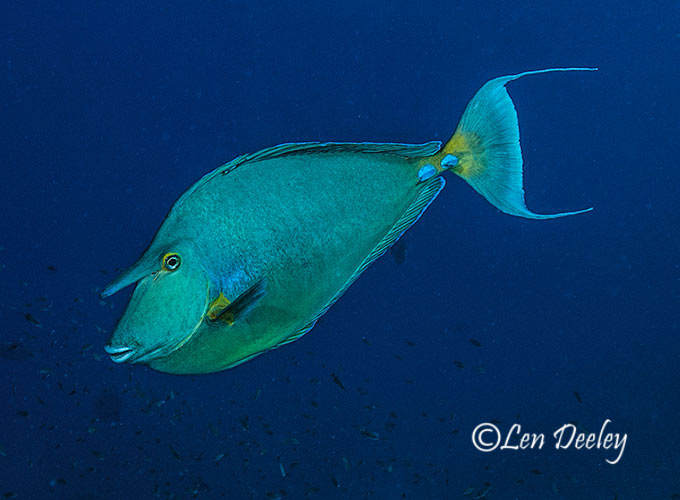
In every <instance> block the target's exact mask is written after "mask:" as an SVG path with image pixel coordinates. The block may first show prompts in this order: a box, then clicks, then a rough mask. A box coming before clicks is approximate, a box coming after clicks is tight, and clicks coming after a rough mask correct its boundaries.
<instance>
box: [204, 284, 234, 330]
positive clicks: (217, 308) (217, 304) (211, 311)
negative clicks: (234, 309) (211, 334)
mask: <svg viewBox="0 0 680 500" xmlns="http://www.w3.org/2000/svg"><path fill="white" fill-rule="evenodd" d="M229 304H231V301H230V300H229V299H228V298H226V297H225V296H224V294H223V293H222V292H220V295H219V296H218V297H217V298H216V299H215V300H213V301H212V303H211V304H210V307H208V312H207V313H206V316H207V317H208V318H210V319H211V320H213V321H215V320H216V319H217V318H218V316H219V315H220V314H221V313H222V311H224V309H225V308H226V307H227V306H228V305H229ZM219 319H220V320H221V321H224V322H225V323H228V324H229V326H231V325H233V324H234V315H233V314H225V315H223V316H221V317H220V318H219Z"/></svg>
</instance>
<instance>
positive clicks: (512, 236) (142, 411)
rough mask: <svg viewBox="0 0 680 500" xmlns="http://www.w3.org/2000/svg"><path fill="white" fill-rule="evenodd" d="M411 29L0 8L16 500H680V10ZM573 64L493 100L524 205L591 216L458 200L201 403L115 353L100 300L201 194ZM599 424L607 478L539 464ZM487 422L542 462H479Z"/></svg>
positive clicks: (568, 5)
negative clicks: (223, 170) (562, 435)
mask: <svg viewBox="0 0 680 500" xmlns="http://www.w3.org/2000/svg"><path fill="white" fill-rule="evenodd" d="M417 3H418V2H406V1H400V2H342V3H341V2H327V3H325V2H282V3H280V4H279V3H274V2H258V1H254V2H253V1H249V2H246V1H233V2H210V3H207V2H206V3H205V4H203V5H202V6H194V5H193V4H192V3H189V2H151V3H149V2H145V3H143V2H125V1H123V2H121V1H116V2H70V3H64V2H52V3H48V2H36V3H29V2H23V3H21V4H19V3H15V4H13V5H8V4H5V5H3V7H2V9H1V10H2V11H1V12H0V96H1V97H0V165H1V166H0V169H1V170H0V172H1V174H2V177H1V179H0V210H1V211H0V221H1V222H0V224H1V228H2V229H1V232H0V236H1V240H0V282H1V284H0V293H1V299H2V300H0V318H1V325H2V328H1V329H0V340H1V342H2V343H1V344H0V390H1V391H2V392H1V401H2V403H1V404H0V495H4V496H3V497H2V498H14V497H16V498H25V499H45V498H59V499H61V498H64V499H122V498H164V499H170V498H174V499H177V498H204V499H211V498H229V499H249V498H255V499H258V498H262V499H267V498H279V497H280V498H282V499H305V498H309V499H314V498H318V499H346V498H347V499H349V498H362V499H400V498H404V499H433V500H434V499H457V498H468V499H472V498H476V499H483V498H484V499H515V498H517V499H547V498H568V499H592V498H598V499H605V500H613V499H619V500H628V499H645V500H646V499H669V498H678V497H679V496H680V479H678V478H679V477H680V475H678V470H680V457H679V456H678V451H677V450H678V447H679V446H680V433H679V432H678V427H677V422H678V418H677V415H678V414H679V413H680V403H679V402H678V401H680V398H679V396H680V378H679V376H678V366H679V363H680V356H679V354H678V348H679V347H680V340H679V337H678V333H679V332H678V312H679V311H680V307H679V305H680V304H679V300H678V298H679V294H680V291H679V287H678V283H679V281H678V280H679V272H678V263H679V259H678V255H679V251H680V245H679V239H678V227H679V225H680V216H679V211H678V208H679V206H678V185H679V182H680V173H679V172H680V170H679V169H678V158H679V157H680V147H679V146H678V136H679V134H680V118H679V116H680V106H679V105H678V97H679V96H678V88H680V87H679V84H680V78H679V76H680V69H679V66H678V61H679V57H680V4H679V3H678V2H676V1H673V2H655V3H651V4H650V3H643V2H611V1H608V2H586V1H575V2H526V1H524V2H490V3H489V2H472V1H466V2H455V3H454V2H424V5H422V6H416V4H417ZM569 65H578V66H597V67H599V68H600V71H599V72H597V73H561V74H549V75H539V76H533V77H530V78H526V79H523V80H521V81H517V82H514V83H512V84H510V86H509V89H510V93H511V95H512V96H513V99H514V100H515V103H516V106H517V109H518V114H519V118H520V127H521V131H522V144H523V151H524V157H525V170H526V175H525V186H526V192H527V203H528V205H529V207H530V208H531V209H533V210H535V211H538V212H556V211H563V210H574V209H579V208H585V207H588V206H594V207H595V210H594V211H593V212H591V213H588V214H585V215H581V216H577V217H573V218H567V219H560V220H555V221H528V220H523V219H518V218H513V217H510V216H507V215H503V214H501V213H500V212H498V211H497V210H496V209H494V208H493V207H492V206H491V205H489V204H488V203H487V202H486V201H485V200H483V199H482V198H481V197H480V196H478V195H477V194H476V193H475V192H474V191H473V190H472V189H470V188H469V187H468V186H467V185H465V183H464V182H463V181H461V180H460V179H457V178H454V177H453V176H452V177H451V178H450V179H449V182H448V185H447V188H446V189H445V190H444V192H443V193H442V194H441V195H440V196H439V198H438V199H437V200H436V202H435V203H434V204H433V205H432V206H431V207H430V209H429V210H428V212H427V213H426V214H425V215H424V216H423V217H422V219H421V220H420V221H419V222H418V224H416V226H414V227H413V228H412V229H411V230H410V231H409V232H408V233H407V234H406V235H405V236H404V237H403V238H402V240H401V241H400V242H399V247H398V251H397V252H392V253H391V254H388V255H386V256H385V257H383V258H382V259H380V260H379V261H378V262H377V263H376V264H375V265H374V266H373V267H371V268H370V269H369V270H368V271H367V272H366V273H365V275H364V276H362V278H361V279H360V280H358V281H357V282H356V284H355V285H354V286H353V287H352V288H351V289H350V291H349V292H348V293H347V294H346V295H345V296H344V297H343V298H342V299H341V300H340V301H339V302H338V303H337V304H336V305H335V306H334V307H333V308H332V309H331V310H330V312H329V313H328V314H327V315H326V316H325V317H324V318H323V319H322V321H320V322H319V324H318V325H317V327H316V328H314V330H313V331H312V332H311V333H309V334H308V335H307V336H305V337H304V338H303V339H302V340H300V341H299V342H296V343H294V344H291V345H289V346H287V347H285V348H282V349H280V350H277V351H275V352H272V353H269V354H267V355H264V356H261V357H259V358H257V359H256V360H253V361H251V362H248V363H246V364H245V365H243V366H240V367H238V368H236V369H234V370H230V371H226V372H223V373H218V374H213V375H209V376H199V377H189V376H185V377H178V376H171V375H165V374H161V373H156V372H153V371H151V370H149V369H148V368H146V367H142V366H129V365H114V364H113V363H112V362H111V361H110V360H109V359H108V357H107V356H105V353H104V351H103V347H104V344H105V342H106V340H107V338H108V335H109V333H110V331H111V330H112V329H113V327H114V326H115V324H116V321H117V319H118V317H119V316H120V314H121V313H122V310H123V308H124V306H125V303H126V300H127V296H128V293H129V291H125V292H123V293H121V294H119V295H116V296H114V297H112V298H111V299H109V300H106V301H101V299H100V298H99V296H98V292H99V291H101V289H102V288H103V286H105V285H106V284H107V283H108V282H109V281H110V280H111V279H113V278H114V277H115V276H116V274H117V273H118V272H119V270H120V269H122V268H124V267H125V266H127V265H129V264H131V263H132V262H133V261H134V260H135V259H136V257H137V256H138V255H139V254H140V253H141V251H142V250H143V249H144V248H145V247H146V245H147V244H148V243H149V241H150V239H151V237H152V236H153V234H154V232H155V230H156V229H157V228H158V226H159V224H160V223H161V221H162V219H163V217H164V216H165V214H166V213H167V211H168V209H169V208H170V206H171V205H172V203H173V202H174V201H175V200H176V199H177V197H178V196H179V195H180V194H181V193H182V192H183V191H184V190H185V189H186V188H187V187H189V186H190V185H191V184H192V183H193V182H194V181H196V180H197V179H198V178H200V177H201V176H202V175H203V174H204V173H206V172H208V171H210V170H212V169H213V168H214V167H216V166H217V165H220V164H222V163H224V162H226V161H228V160H230V159H232V158H233V157H235V156H237V155H239V154H242V153H246V152H251V151H255V150H258V149H261V148H263V147H266V146H271V145H274V144H277V143H281V142H292V141H310V140H321V141H384V142H424V141H427V140H435V139H439V140H445V139H447V138H448V136H449V135H450V134H451V132H452V131H453V130H454V128H455V125H456V123H457V120H458V118H459V116H460V114H461V112H462V110H463V109H464V106H465V104H466V102H467V100H468V99H469V98H470V97H471V96H472V95H473V94H474V92H475V91H476V90H477V89H478V88H479V87H480V86H481V85H482V84H483V83H484V82H485V81H486V80H488V79H490V78H493V77H496V76H500V75H505V74H513V73H517V72H520V71H524V70H528V69H539V68H545V67H555V66H569ZM320 175H323V173H320ZM357 182H361V179H357ZM291 300H292V301H294V300H295V298H294V297H291ZM332 374H335V375H336V376H337V377H338V378H339V380H341V382H342V385H343V386H344V389H342V388H340V386H339V385H338V384H336V383H334V380H333V377H332ZM605 419H611V421H612V422H611V423H610V424H609V426H608V428H607V432H609V431H611V432H613V433H619V434H621V435H622V434H624V433H625V434H627V442H626V447H625V451H624V452H623V454H622V456H621V459H620V461H619V462H618V463H617V464H615V465H611V464H608V463H607V462H606V460H607V459H612V458H614V457H615V456H616V455H617V454H618V452H614V451H613V450H609V451H606V450H603V449H600V450H598V449H591V450H587V449H581V450H577V449H574V447H573V446H572V447H571V448H570V449H563V450H556V449H555V448H554V439H553V436H552V433H553V432H554V430H555V429H557V428H559V427H560V426H562V425H563V424H566V423H568V422H575V423H576V424H577V426H578V429H579V432H581V431H583V432H586V433H590V432H594V433H598V432H599V430H600V428H601V427H602V424H603V422H604V421H605ZM483 422H491V423H494V425H496V426H497V427H498V428H499V430H500V431H502V432H503V433H507V431H508V430H509V429H510V427H511V426H512V424H513V423H518V424H520V425H521V426H522V431H526V432H531V433H537V434H538V433H543V434H544V435H545V437H546V439H545V441H546V443H545V446H544V447H543V449H533V450H532V449H528V450H508V449H506V450H496V451H494V452H491V453H482V452H480V451H478V450H477V449H475V447H474V446H473V444H472V440H471V433H472V431H473V429H474V428H475V426H477V425H478V424H480V423H483ZM373 433H376V434H377V436H378V439H371V438H372V437H376V436H375V435H374V434H373ZM282 471H283V472H285V477H284V475H283V474H282Z"/></svg>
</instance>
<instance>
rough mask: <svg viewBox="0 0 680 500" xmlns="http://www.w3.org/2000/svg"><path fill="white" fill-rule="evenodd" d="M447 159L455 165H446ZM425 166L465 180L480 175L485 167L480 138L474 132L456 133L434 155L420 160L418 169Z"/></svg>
mask: <svg viewBox="0 0 680 500" xmlns="http://www.w3.org/2000/svg"><path fill="white" fill-rule="evenodd" d="M447 158H448V161H451V160H452V159H453V161H455V162H456V165H455V166H449V165H446V162H447ZM426 164H431V165H433V166H434V167H435V168H436V170H437V173H440V172H442V171H444V170H447V169H449V170H451V171H452V172H454V173H455V174H457V175H459V176H461V177H463V178H465V179H469V178H471V177H475V176H478V175H481V174H482V173H483V172H484V170H485V166H486V155H485V151H484V147H483V145H482V141H481V138H480V137H479V136H478V135H477V134H475V133H474V132H456V133H455V134H454V135H453V137H451V139H450V140H449V142H447V143H446V144H445V145H444V147H443V148H442V149H441V150H439V151H438V152H437V153H436V154H434V155H432V156H430V157H427V158H423V159H421V160H420V161H419V162H418V167H422V166H423V165H426Z"/></svg>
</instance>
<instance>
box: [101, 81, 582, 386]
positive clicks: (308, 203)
mask: <svg viewBox="0 0 680 500" xmlns="http://www.w3.org/2000/svg"><path fill="white" fill-rule="evenodd" d="M519 76H522V75H517V76H516V77H519ZM516 77H505V78H506V79H507V78H511V79H514V78H516ZM507 81H510V80H503V79H496V80H492V82H489V84H490V83H493V82H496V84H495V85H494V86H493V87H492V88H490V89H487V93H489V92H496V93H499V95H501V97H502V96H503V95H504V96H505V97H506V99H507V102H506V103H505V104H507V103H509V105H510V107H511V109H512V114H513V115H512V116H514V120H515V122H514V125H513V123H510V124H509V126H510V128H512V127H514V129H516V115H514V107H512V102H511V101H510V98H509V96H507V93H506V92H505V89H504V85H505V83H507ZM489 84H487V86H488V85H489ZM485 87H486V86H485ZM484 89H485V88H483V89H482V90H481V91H480V93H478V95H477V96H476V97H475V99H476V100H477V104H475V102H476V101H475V99H473V101H472V102H471V103H470V105H468V110H466V114H465V115H464V116H463V120H461V123H460V125H459V127H458V129H457V131H456V134H454V136H453V137H452V139H451V140H450V141H449V142H448V143H447V144H446V145H445V146H444V147H442V145H441V143H439V142H430V143H426V144H419V145H404V144H375V143H302V144H284V145H281V146H276V147H273V148H269V149H266V150H263V151H260V152H258V153H254V154H250V155H245V156H242V157H239V158H237V159H236V160H234V161H232V162H230V163H228V164H226V165H223V166H221V167H219V168H217V169H216V170H214V171H213V172H211V173H209V174H208V175H206V176H205V177H203V178H202V179H201V180H199V181H198V182H197V183H196V184H194V186H192V187H191V188H190V189H189V190H188V191H187V192H186V193H185V194H184V195H182V197H181V198H180V199H179V200H178V201H177V202H176V203H175V205H174V206H173V208H172V209H171V211H170V213H169V214H168V216H167V217H166V219H165V221H164V222H163V224H162V225H161V227H160V229H159V230H158V232H157V234H156V236H155V237H154V239H153V241H152V243H151V245H150V246H149V248H148V249H147V250H146V252H145V253H144V255H143V256H142V257H141V258H140V260H139V261H138V262H137V263H136V264H135V265H134V266H132V268H130V269H129V270H128V271H127V272H125V273H124V274H123V275H122V276H120V277H119V278H118V279H117V280H116V281H114V282H113V283H112V284H111V285H110V286H109V287H108V288H107V289H106V290H105V292H104V295H105V296H107V295H110V294H112V293H114V292H116V291H117V290H119V289H121V288H123V287H124V286H127V285H128V284H132V283H135V282H136V283H137V286H136V288H135V291H134V293H133V295H132V297H131V299H130V303H129V305H128V308H127V310H126V311H125V313H124V314H123V317H122V318H121V319H120V321H119V323H118V326H117V328H116V331H115V332H114V334H113V335H112V337H111V339H110V341H109V343H108V345H107V348H106V350H107V352H109V354H110V355H111V357H112V358H113V360H114V361H118V362H121V361H127V362H136V363H143V364H148V365H149V366H151V367H152V368H154V369H156V370H159V371H163V372H168V373H177V374H195V373H210V372H215V371H220V370H223V369H226V368H230V367H233V366H236V365H238V364H240V363H242V362H244V361H247V360H248V359H251V358H252V357H254V356H257V355H258V354H261V353H263V352H267V351H269V350H271V349H273V348H276V347H279V346H281V345H284V344H287V343H289V342H292V341H294V340H297V339H298V338H300V337H301V336H302V335H304V334H305V333H306V332H308V331H309V330H310V329H311V328H312V327H313V326H314V323H315V322H316V320H317V319H318V318H319V317H320V316H321V315H322V314H323V313H324V312H325V311H326V310H327V309H328V308H329V307H330V306H331V305H332V304H333V303H334V302H335V300H337V299H338V298H339V297H340V296H341V295H342V294H343V293H344V291H345V290H346V289H347V288H348V287H349V285H350V284H351V283H352V282H353V281H354V280H355V279H356V278H357V277H358V276H359V275H360V274H361V272H362V271H363V270H364V269H365V268H366V267H368V266H369V265H370V264H371V263H372V262H373V261H374V260H375V259H376V258H378V257H379V256H380V255H382V254H383V253H384V252H385V251H386V250H387V249H388V248H389V247H390V246H391V245H392V244H393V243H394V242H395V241H396V240H397V239H398V238H399V236H401V234H402V233H403V232H404V231H405V230H406V229H408V228H409V227H410V226H411V225H412V224H413V223H415V222H416V221H417V220H418V218H419V217H420V215H421V214H422V213H423V212H424V210H425V209H426V208H427V207H428V206H429V204H430V203H431V202H432V201H433V200H434V198H435V197H436V196H437V194H438V193H439V192H440V191H441V189H442V188H443V187H444V184H445V182H444V179H443V177H442V174H443V173H444V172H446V171H449V170H450V171H453V172H454V173H456V174H458V175H459V176H461V177H463V178H465V179H466V180H467V181H468V182H469V183H470V184H471V185H472V187H473V188H475V189H476V190H477V191H479V192H480V193H481V194H482V195H484V196H485V197H486V198H487V199H489V201H491V202H492V203H494V205H496V206H497V207H498V208H500V209H501V210H503V211H505V212H507V213H512V214H514V215H522V216H526V217H533V218H551V217H554V216H541V215H538V214H534V213H533V212H530V211H528V209H526V206H525V205H524V200H523V196H522V192H521V153H519V159H518V160H517V159H516V158H512V157H511V158H510V160H509V162H508V160H507V158H501V159H500V160H498V159H496V158H495V157H494V154H495V153H494V150H493V148H494V146H493V141H496V140H497V141H498V142H499V144H500V145H499V146H497V147H498V148H506V149H507V147H506V146H504V145H503V144H502V143H503V140H504V139H503V137H498V138H495V139H494V138H493V137H489V133H487V134H486V136H485V132H488V131H487V128H488V127H487V126H485V125H482V126H480V125H479V124H477V123H474V121H473V120H472V119H473V118H475V117H477V115H480V116H481V114H482V113H487V112H488V110H487V109H481V110H480V109H476V108H479V106H483V107H486V106H489V104H488V103H486V102H484V101H485V99H486V98H487V97H488V96H485V95H484V92H483V91H484ZM471 106H473V108H471ZM506 112H507V110H506ZM471 115H474V116H471ZM466 116H467V118H468V121H470V122H471V123H469V124H466V121H465V120H466ZM512 116H511V117H510V122H512ZM507 118H508V117H507V116H506V117H505V119H506V121H507ZM490 119H491V120H496V119H497V117H493V116H492V117H491V118H490ZM468 128H471V130H468ZM492 132H493V131H492ZM494 133H496V132H494ZM516 143H517V144H516V150H517V151H519V143H518V136H517V141H516ZM512 152H515V150H512V151H511V153H512ZM513 161H514V163H513ZM517 161H518V162H519V166H517ZM499 162H501V163H502V162H505V163H509V164H510V167H514V168H515V169H517V168H519V172H518V175H519V177H518V178H517V175H516V174H517V172H514V173H513V175H512V176H511V178H510V181H511V182H507V179H506V180H504V179H495V182H496V183H497V185H494V184H493V182H494V179H487V178H486V177H488V176H489V175H490V174H491V173H493V175H496V176H498V175H499V174H498V172H497V169H498V168H499V167H498V166H497V165H496V163H499ZM501 166H505V165H504V164H503V165H501ZM512 182H518V183H519V184H518V185H519V189H520V192H519V193H517V192H516V189H515V190H512V188H513V185H512ZM489 183H491V184H489ZM508 185H510V188H511V192H510V195H508V194H507V193H503V192H502V189H507V186H508ZM518 196H519V198H518ZM571 213H572V212H569V213H565V214H557V215H556V216H562V215H568V214H571Z"/></svg>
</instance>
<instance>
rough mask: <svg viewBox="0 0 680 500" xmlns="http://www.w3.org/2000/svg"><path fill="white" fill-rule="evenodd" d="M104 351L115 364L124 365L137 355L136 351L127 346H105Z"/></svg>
mask: <svg viewBox="0 0 680 500" xmlns="http://www.w3.org/2000/svg"><path fill="white" fill-rule="evenodd" d="M104 350H105V351H106V353H107V354H108V355H109V357H110V358H111V361H113V362H114V363H123V362H125V361H127V360H128V359H130V358H131V357H132V356H133V355H134V354H135V350H134V349H133V348H132V347H127V346H120V347H114V346H110V345H107V346H104Z"/></svg>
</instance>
